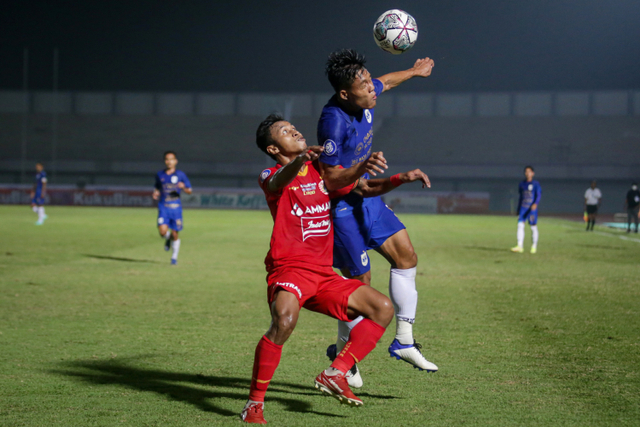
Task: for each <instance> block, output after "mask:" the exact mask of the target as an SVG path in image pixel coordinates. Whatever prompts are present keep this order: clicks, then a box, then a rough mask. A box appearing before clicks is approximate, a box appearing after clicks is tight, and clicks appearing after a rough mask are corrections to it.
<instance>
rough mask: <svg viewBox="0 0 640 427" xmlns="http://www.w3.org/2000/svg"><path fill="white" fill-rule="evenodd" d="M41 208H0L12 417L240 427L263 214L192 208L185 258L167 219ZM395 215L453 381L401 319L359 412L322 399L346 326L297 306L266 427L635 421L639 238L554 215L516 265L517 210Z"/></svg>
mask: <svg viewBox="0 0 640 427" xmlns="http://www.w3.org/2000/svg"><path fill="white" fill-rule="evenodd" d="M47 213H48V214H49V217H50V218H49V220H47V222H46V224H45V225H44V226H42V227H36V226H35V225H34V224H33V223H34V222H35V220H36V217H35V215H34V214H33V213H31V212H30V210H29V208H28V207H24V206H22V207H0V224H2V236H1V240H0V241H1V249H0V425H2V426H51V425H59V426H114V425H123V426H127V425H128V426H183V425H184V426H204V425H240V421H239V419H238V413H239V412H240V410H241V409H242V407H243V406H244V403H245V400H246V398H247V394H248V385H249V380H250V374H251V366H252V361H253V352H254V349H255V345H256V343H257V342H258V340H259V338H260V336H261V334H262V333H264V331H265V330H266V328H267V327H268V325H269V313H268V309H267V304H266V292H265V287H266V284H265V280H264V279H265V272H264V266H263V259H264V256H265V254H266V252H267V249H268V245H269V236H270V232H271V225H272V224H271V218H270V216H269V214H268V212H239V211H204V210H190V211H186V212H185V224H186V228H185V230H184V232H183V233H182V242H183V243H182V248H181V253H180V263H179V265H178V266H176V267H171V266H170V265H169V255H168V254H167V253H165V252H164V251H163V249H162V246H163V242H162V240H161V239H160V238H159V237H158V236H157V233H156V230H155V215H156V214H155V211H154V210H151V209H116V208H61V207H48V208H47ZM401 219H402V220H403V221H404V222H405V224H406V225H407V228H408V229H409V233H410V235H411V237H412V239H413V243H414V245H415V247H416V251H417V253H418V256H419V259H420V261H419V267H418V271H419V272H418V274H419V275H418V287H419V292H420V300H419V307H418V320H417V322H416V325H415V335H416V337H417V339H418V341H419V342H421V343H422V344H423V345H425V353H426V354H427V357H428V358H429V359H430V360H431V361H433V362H435V363H436V364H437V365H438V366H439V367H440V372H438V373H436V374H427V373H424V372H418V371H417V370H414V369H411V367H410V366H409V365H407V364H405V363H404V362H400V361H396V360H395V359H392V358H390V357H389V355H388V353H387V351H386V347H387V346H388V345H389V343H390V342H391V340H392V336H393V330H394V327H393V324H392V327H391V328H390V330H389V331H388V332H387V334H386V335H385V336H384V337H383V339H382V341H381V342H380V344H379V346H378V347H377V348H376V349H375V350H374V352H373V353H372V354H371V355H370V356H369V357H368V358H367V359H365V360H364V361H363V362H362V363H361V370H362V372H363V377H364V381H365V386H364V387H363V388H362V389H361V390H358V391H356V394H357V395H358V396H359V397H361V398H362V399H363V400H364V402H365V406H364V407H363V408H359V409H353V408H348V407H343V406H340V405H339V404H338V402H337V401H335V400H334V399H331V398H329V397H325V396H323V395H321V394H320V393H319V392H318V391H317V390H315V389H314V388H313V379H314V377H315V376H316V375H317V374H318V373H319V372H320V371H321V370H322V369H323V368H325V367H326V366H327V365H328V360H327V359H326V357H325V355H324V352H325V349H326V347H327V345H328V344H330V343H331V342H333V340H334V339H335V331H336V324H335V321H333V320H332V319H329V318H325V317H324V316H321V315H318V314H315V313H310V312H303V313H302V315H301V318H300V321H299V323H298V328H297V329H296V331H295V332H294V334H293V336H292V337H291V339H290V341H289V342H288V343H287V344H286V345H285V348H284V352H283V357H282V362H281V364H280V367H279V368H278V371H277V372H276V375H275V377H274V380H273V382H272V383H271V388H270V390H269V392H268V393H267V404H266V412H265V417H266V419H267V421H268V422H269V424H270V425H281V426H305V427H310V426H334V425H335V426H359V427H362V426H392V425H393V426H460V425H479V426H494V425H503V426H513V425H544V426H548V425H554V426H558V425H561V426H565V425H576V426H578V425H579V426H596V425H608V426H613V425H615V426H619V425H640V316H639V315H640V241H638V240H640V239H638V240H635V241H634V240H622V239H620V238H618V237H617V235H614V234H611V233H608V232H603V233H601V234H598V233H586V232H585V231H583V228H582V226H581V225H580V224H573V223H569V222H566V221H562V220H555V219H546V218H544V217H543V218H542V219H541V220H540V224H539V228H540V234H541V240H540V244H539V249H538V254H536V255H531V254H529V253H524V254H512V253H510V252H509V251H508V248H509V247H511V246H513V245H514V240H515V231H516V230H515V228H516V227H515V218H512V217H491V216H418V215H401ZM527 232H528V228H527ZM635 236H636V235H632V236H631V237H632V238H634V237H635ZM527 249H528V248H527ZM310 262H313V260H310ZM372 263H373V266H374V269H373V285H374V286H375V287H376V288H378V289H380V290H382V291H384V292H386V288H387V282H388V266H387V265H385V263H384V261H383V259H382V258H381V257H380V256H378V255H377V254H373V255H372Z"/></svg>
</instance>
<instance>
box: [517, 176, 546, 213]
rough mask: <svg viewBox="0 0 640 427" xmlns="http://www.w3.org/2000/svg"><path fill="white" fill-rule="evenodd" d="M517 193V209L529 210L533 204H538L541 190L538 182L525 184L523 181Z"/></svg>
mask: <svg viewBox="0 0 640 427" xmlns="http://www.w3.org/2000/svg"><path fill="white" fill-rule="evenodd" d="M518 192H519V193H520V200H519V201H518V209H521V208H527V209H528V208H530V207H531V205H533V204H534V203H540V197H541V196H542V189H541V188H540V183H539V182H538V181H535V180H534V181H531V182H527V181H526V180H523V181H521V182H520V185H519V186H518Z"/></svg>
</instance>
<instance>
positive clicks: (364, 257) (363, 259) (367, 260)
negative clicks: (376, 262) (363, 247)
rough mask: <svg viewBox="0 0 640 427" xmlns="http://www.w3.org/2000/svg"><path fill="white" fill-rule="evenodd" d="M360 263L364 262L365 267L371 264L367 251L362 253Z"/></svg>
mask: <svg viewBox="0 0 640 427" xmlns="http://www.w3.org/2000/svg"><path fill="white" fill-rule="evenodd" d="M360 261H362V265H363V266H364V267H366V266H367V264H369V255H367V251H362V253H361V254H360Z"/></svg>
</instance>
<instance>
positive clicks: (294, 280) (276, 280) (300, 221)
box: [241, 115, 429, 424]
mask: <svg viewBox="0 0 640 427" xmlns="http://www.w3.org/2000/svg"><path fill="white" fill-rule="evenodd" d="M256 142H257V145H258V147H259V148H260V149H261V150H262V151H263V152H265V153H266V154H267V155H269V156H270V157H271V158H272V159H274V160H275V161H276V162H277V166H276V167H273V168H269V169H265V170H264V171H262V173H261V174H260V178H259V183H260V187H261V188H262V190H263V191H264V193H265V196H266V199H267V203H268V204H269V208H270V209H271V215H272V217H273V220H274V226H273V233H272V235H271V245H270V249H269V253H268V254H267V257H266V259H265V264H266V268H267V284H268V287H267V301H268V303H269V307H270V309H271V317H272V321H271V326H270V327H269V329H268V330H267V332H266V333H265V335H264V336H263V337H262V339H261V340H260V342H259V343H258V346H257V347H256V351H255V359H254V364H253V376H252V379H251V389H250V392H249V400H248V402H247V404H246V405H245V407H244V409H243V410H242V414H241V418H242V420H243V421H245V422H247V423H255V424H266V421H265V420H264V416H263V410H264V396H265V393H266V391H267V387H268V386H269V382H270V381H271V379H272V378H273V375H274V373H275V370H276V368H277V367H278V364H279V363H280V356H281V353H282V346H283V344H284V343H285V342H286V341H287V339H288V338H289V336H290V335H291V333H292V332H293V329H294V328H295V326H296V323H297V321H298V313H299V312H300V310H301V308H302V307H304V308H306V309H308V310H312V311H315V312H318V313H323V314H326V315H328V316H331V317H333V318H336V319H341V320H344V321H349V320H352V319H354V318H356V317H357V316H363V317H364V320H363V321H361V322H360V323H359V324H358V325H357V326H356V327H354V328H353V331H352V333H351V336H350V338H349V341H348V342H347V343H346V344H345V346H344V349H343V350H342V351H341V352H340V353H339V354H338V355H337V356H336V358H335V360H334V361H333V363H332V364H331V367H329V368H327V369H325V370H324V371H322V372H321V373H320V374H319V375H318V376H317V377H316V379H315V386H316V388H317V389H319V390H321V391H322V392H323V393H325V394H329V395H331V396H333V397H335V398H336V399H338V400H339V401H340V402H342V403H346V404H349V405H351V406H361V405H362V404H363V402H362V400H360V399H358V398H357V397H356V396H355V395H354V394H353V393H352V392H351V390H350V388H349V385H348V384H347V380H346V378H345V373H346V372H347V371H348V370H349V368H351V366H353V365H354V363H355V362H356V361H362V359H364V357H365V356H366V355H367V354H369V352H371V350H373V349H374V348H375V346H376V343H377V342H378V340H379V339H380V337H381V336H382V334H383V333H384V331H385V328H386V327H387V325H388V324H389V322H390V321H391V319H392V318H393V308H392V305H391V301H389V299H388V298H387V297H386V296H384V295H383V294H381V293H380V292H378V291H376V290H375V289H373V288H371V287H370V286H363V285H364V283H362V282H360V281H358V280H353V279H345V278H343V277H340V276H339V275H338V274H336V273H335V272H334V271H333V269H332V268H331V261H332V251H333V232H332V221H331V214H330V209H331V208H330V206H331V202H330V199H329V191H328V190H330V189H331V188H330V187H329V188H326V187H325V186H324V182H323V180H322V177H321V176H320V168H319V166H318V162H317V160H316V159H317V158H318V155H319V153H321V152H322V147H320V146H312V147H307V144H306V141H305V139H304V138H303V136H302V134H301V133H300V132H298V131H297V130H296V128H295V127H294V126H293V125H292V124H291V123H289V122H287V121H285V120H284V119H283V118H282V117H280V116H277V115H270V116H269V117H267V118H266V119H265V120H264V121H263V122H262V123H261V124H260V126H259V127H258V131H257V132H256ZM383 165H384V162H383V161H382V160H379V159H378V158H377V156H376V155H374V156H372V157H371V158H368V159H365V162H363V163H362V164H361V165H358V166H356V167H354V168H351V169H349V170H348V171H347V172H346V174H348V175H349V178H350V179H351V183H352V185H351V186H349V187H348V188H346V189H344V190H342V191H358V192H360V193H361V194H363V195H364V196H365V197H366V196H373V195H377V194H383V193H385V192H387V191H390V190H392V189H393V188H395V185H393V184H392V183H391V181H390V180H389V179H384V180H383V179H378V180H358V177H359V176H361V175H362V174H363V173H364V172H366V171H367V170H378V171H381V170H382V169H380V167H382V166H383ZM398 179H399V180H401V181H402V182H413V181H421V182H422V183H423V186H425V185H429V182H428V178H427V176H426V175H425V174H424V173H422V172H421V171H420V170H414V171H411V172H407V173H404V174H400V176H399V177H398Z"/></svg>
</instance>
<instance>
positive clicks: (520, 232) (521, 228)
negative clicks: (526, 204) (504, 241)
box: [516, 221, 524, 248]
mask: <svg viewBox="0 0 640 427" xmlns="http://www.w3.org/2000/svg"><path fill="white" fill-rule="evenodd" d="M516 237H517V239H518V247H519V248H521V247H522V245H524V221H522V222H518V232H517V233H516Z"/></svg>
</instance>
